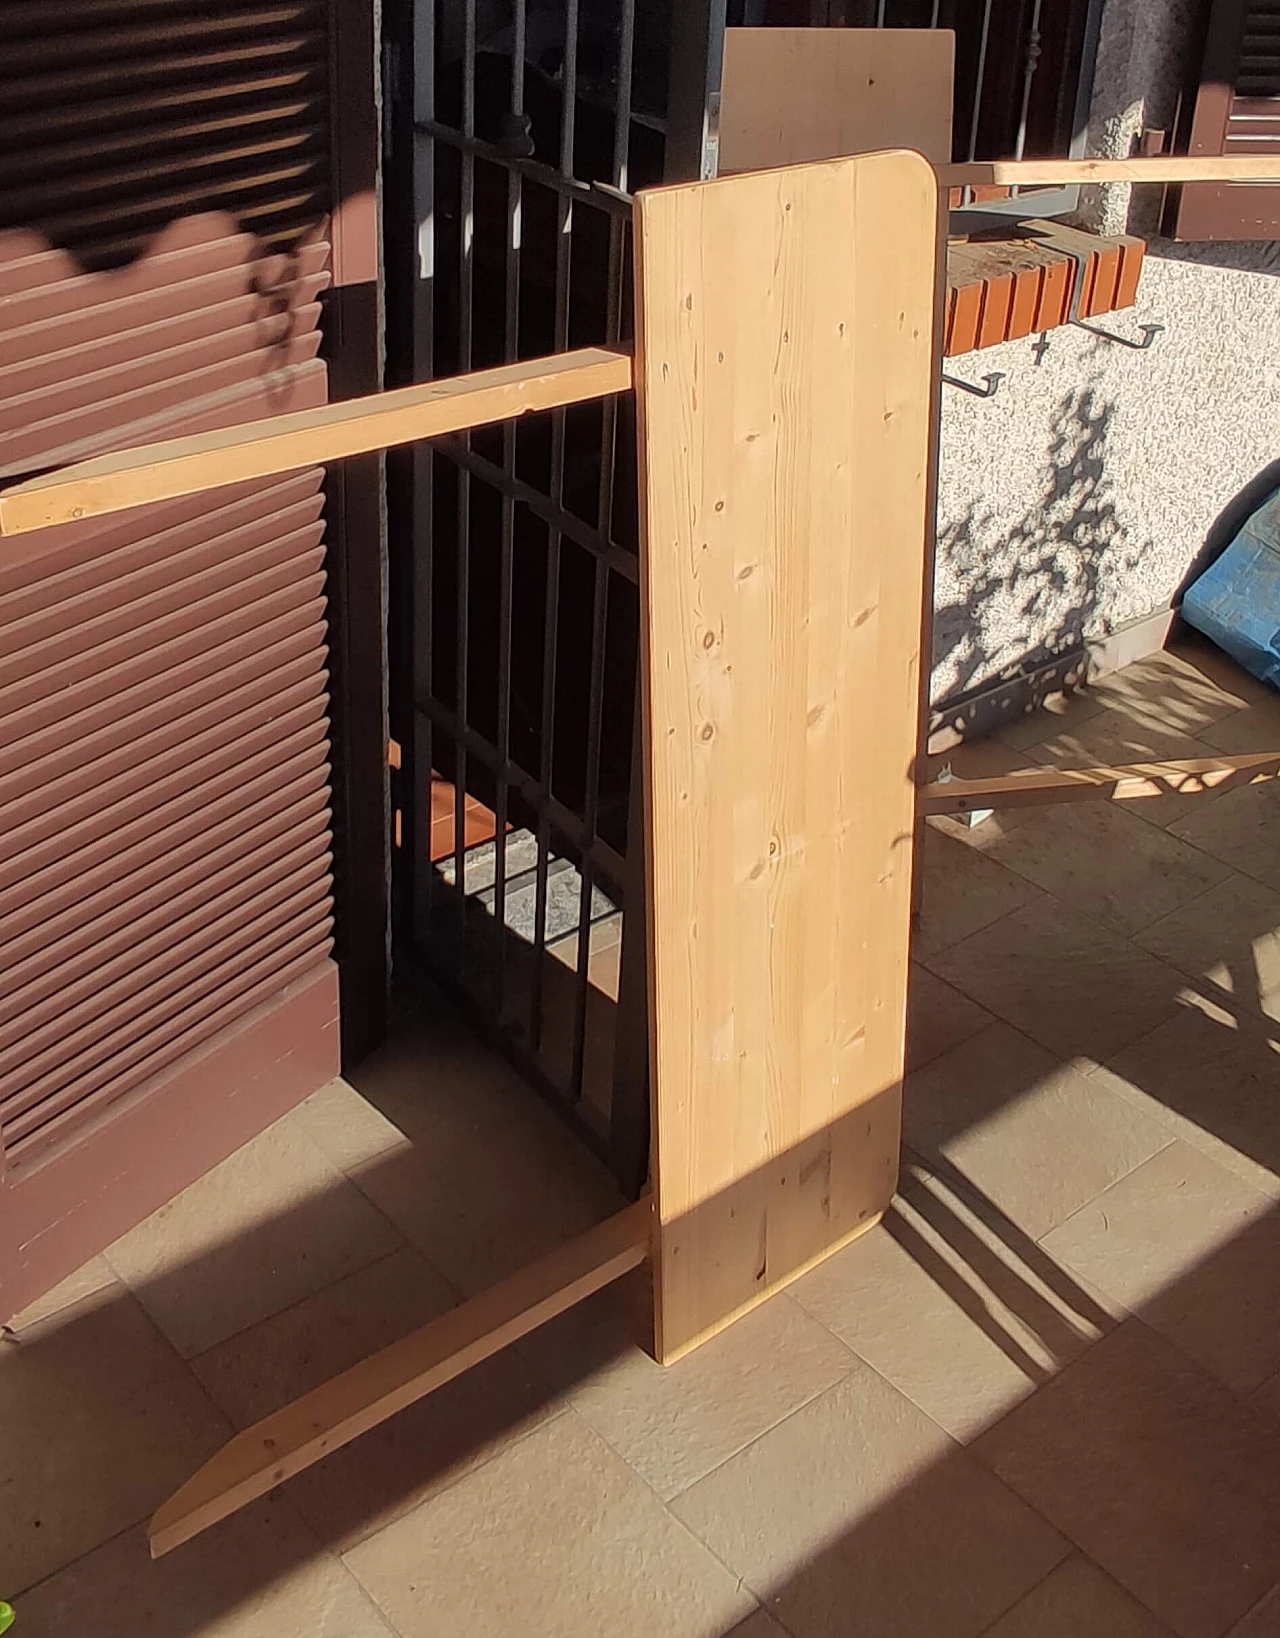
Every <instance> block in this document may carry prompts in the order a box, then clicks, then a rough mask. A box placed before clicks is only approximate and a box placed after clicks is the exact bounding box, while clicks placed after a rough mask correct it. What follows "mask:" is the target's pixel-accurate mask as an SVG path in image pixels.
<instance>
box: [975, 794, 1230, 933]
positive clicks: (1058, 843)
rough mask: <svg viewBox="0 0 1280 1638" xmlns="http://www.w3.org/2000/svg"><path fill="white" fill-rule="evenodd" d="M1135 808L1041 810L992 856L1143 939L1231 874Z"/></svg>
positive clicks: (996, 844) (1102, 805) (1093, 805)
mask: <svg viewBox="0 0 1280 1638" xmlns="http://www.w3.org/2000/svg"><path fill="white" fill-rule="evenodd" d="M1156 800H1161V799H1160V798H1157V799H1156ZM1133 805H1134V804H1124V803H1112V802H1079V803H1069V804H1066V805H1064V806H1060V807H1048V808H1040V809H1039V810H1037V811H1036V812H1034V813H1033V814H1031V815H1030V816H1029V817H1028V819H1027V821H1026V822H1025V823H1024V824H1021V825H1019V826H1018V827H1017V829H1016V830H1013V831H1010V832H1009V834H1008V835H1006V836H1002V837H999V838H997V839H993V840H992V841H991V843H990V844H989V845H988V846H987V847H986V848H985V850H984V851H985V855H986V857H987V859H989V860H991V861H993V862H998V863H1000V864H1002V865H1006V866H1007V867H1008V868H1009V869H1010V870H1013V871H1016V872H1017V873H1018V875H1020V876H1023V877H1025V878H1027V880H1029V881H1032V882H1034V883H1035V884H1036V886H1037V887H1040V888H1043V889H1044V890H1045V891H1046V892H1049V893H1054V894H1056V895H1057V897H1058V898H1060V899H1065V900H1066V901H1067V903H1069V904H1070V905H1072V906H1073V907H1074V908H1075V909H1077V910H1080V911H1082V912H1083V913H1084V914H1085V915H1087V916H1092V917H1093V918H1094V919H1095V920H1096V921H1100V922H1101V923H1102V924H1103V926H1105V927H1110V928H1111V929H1112V931H1113V932H1117V933H1127V934H1130V935H1132V934H1136V933H1139V932H1141V931H1142V929H1143V928H1145V927H1149V926H1150V925H1151V924H1152V922H1154V921H1159V920H1160V919H1161V917H1163V916H1166V915H1169V914H1170V913H1171V912H1172V911H1174V910H1177V909H1180V908H1181V907H1182V906H1183V905H1184V904H1186V903H1188V902H1189V901H1190V900H1191V899H1194V898H1197V897H1198V896H1199V895H1200V894H1201V893H1203V892H1205V891H1206V890H1207V889H1208V888H1210V887H1213V886H1216V885H1217V884H1218V883H1219V882H1221V881H1223V880H1224V879H1225V878H1226V876H1227V873H1228V872H1227V867H1226V866H1225V865H1223V864H1222V863H1221V861H1220V860H1216V859H1212V858H1210V857H1209V856H1208V855H1207V854H1204V853H1201V852H1200V850H1199V849H1198V848H1194V847H1191V846H1189V845H1188V844H1187V843H1186V842H1182V841H1179V840H1178V838H1177V837H1175V836H1170V835H1169V834H1168V833H1167V832H1166V831H1163V830H1161V829H1160V828H1159V827H1158V826H1157V825H1151V824H1145V823H1144V822H1143V821H1142V820H1141V819H1140V818H1138V816H1137V815H1136V814H1133V813H1130V812H1127V811H1126V808H1127V807H1129V806H1133Z"/></svg>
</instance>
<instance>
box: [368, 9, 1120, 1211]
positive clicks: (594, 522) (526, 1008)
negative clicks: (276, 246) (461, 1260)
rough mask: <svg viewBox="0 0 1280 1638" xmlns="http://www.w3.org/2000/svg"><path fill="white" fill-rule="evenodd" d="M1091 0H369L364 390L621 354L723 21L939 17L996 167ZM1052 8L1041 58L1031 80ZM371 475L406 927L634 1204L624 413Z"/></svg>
mask: <svg viewBox="0 0 1280 1638" xmlns="http://www.w3.org/2000/svg"><path fill="white" fill-rule="evenodd" d="M1098 9H1099V0H1064V4H1063V6H1062V7H1054V8H1047V7H1045V6H1043V5H1042V4H1041V0H847V3H843V4H842V3H839V0H387V5H386V10H385V12H384V30H385V35H386V39H387V48H386V49H387V61H386V63H385V75H384V78H385V83H386V85H387V88H388V120H387V132H386V155H387V165H386V198H387V207H386V209H385V211H384V222H385V229H386V247H387V255H386V262H387V274H388V278H387V291H388V336H389V337H391V338H392V339H393V345H392V346H391V348H390V350H389V356H388V359H387V374H388V379H389V384H390V385H398V384H402V383H405V382H408V381H413V380H425V379H428V378H430V377H432V376H442V375H451V374H454V373H456V372H459V371H464V370H469V369H479V368H483V367H485V366H489V365H494V364H500V363H506V362H513V361H515V360H518V359H523V358H530V357H537V356H539V355H542V354H547V353H551V352H556V351H562V350H564V349H566V348H569V347H582V346H590V345H599V344H604V345H613V344H616V343H617V342H619V341H620V340H621V341H623V342H625V341H626V339H627V336H628V332H629V326H630V314H631V295H630V264H631V256H630V243H629V239H630V199H629V194H630V192H632V191H634V190H635V189H637V188H640V187H644V186H646V185H649V184H652V183H654V182H658V181H661V180H663V179H664V178H666V179H675V178H686V177H695V176H699V175H701V176H708V175H713V174H714V173H715V166H716V151H715V149H716V129H715V128H716V121H717V114H718V90H719V81H720V61H721V48H722V43H723V32H724V28H725V25H726V21H728V22H732V23H744V22H745V23H771V24H772V23H787V22H791V23H824V22H832V23H834V22H840V23H862V24H866V23H871V24H878V25H880V26H886V25H891V24H898V25H904V24H906V25H919V24H922V23H923V24H925V25H928V24H932V25H933V26H952V27H954V28H955V29H956V31H957V41H958V52H957V99H958V100H957V107H958V110H959V111H960V118H959V119H958V122H957V152H958V153H959V154H960V155H961V157H971V156H974V155H976V156H977V157H996V156H998V155H1000V154H1004V153H1008V152H1012V151H1018V152H1021V151H1022V149H1023V147H1024V145H1025V144H1026V143H1027V141H1028V133H1030V140H1031V141H1032V143H1033V145H1035V146H1037V147H1041V148H1043V147H1044V146H1045V144H1046V142H1050V134H1051V132H1054V133H1057V135H1055V136H1053V137H1052V141H1054V142H1057V143H1058V144H1059V145H1060V146H1062V147H1064V148H1065V146H1066V145H1067V143H1068V142H1070V143H1072V144H1074V143H1075V141H1076V127H1077V126H1078V125H1079V123H1080V121H1079V114H1078V103H1079V96H1078V95H1077V91H1076V89H1075V83H1076V82H1075V81H1074V80H1071V79H1070V74H1068V76H1067V79H1065V80H1064V79H1063V78H1062V73H1063V72H1066V70H1068V69H1070V70H1071V73H1074V72H1075V69H1074V67H1073V66H1072V64H1073V62H1074V63H1076V64H1078V63H1079V62H1080V61H1082V60H1083V59H1084V58H1086V57H1087V56H1088V54H1089V52H1090V50H1091V45H1090V39H1089V36H1090V31H1091V30H1093V31H1094V32H1095V33H1096V26H1095V25H1096V15H1097V12H1098ZM1068 14H1069V17H1070V20H1071V21H1070V28H1069V31H1068V32H1069V34H1070V39H1069V41H1066V36H1064V41H1066V43H1065V44H1063V46H1062V49H1061V50H1059V51H1058V53H1057V55H1058V57H1059V58H1061V62H1062V69H1061V71H1060V69H1059V68H1057V67H1055V68H1054V71H1053V83H1052V84H1048V83H1047V82H1046V81H1045V79H1044V76H1043V74H1042V78H1041V80H1040V81H1037V80H1036V78H1035V77H1036V74H1037V72H1038V69H1037V64H1040V63H1042V61H1043V60H1044V58H1043V52H1042V47H1043V46H1044V44H1045V43H1046V40H1047V38H1048V37H1049V36H1053V37H1055V38H1056V35H1055V30H1056V31H1057V33H1058V34H1061V33H1062V29H1063V27H1064V26H1065V23H1064V19H1066V18H1067V17H1068ZM1069 59H1070V60H1069ZM1068 80H1070V84H1069V85H1068ZM1037 86H1038V91H1037V95H1036V96H1035V97H1033V95H1032V93H1033V89H1036V87H1037ZM1068 93H1070V94H1068ZM966 98H967V101H966ZM1050 145H1052V143H1050ZM1048 203H1049V201H1046V200H1044V199H1043V196H1038V200H1037V214H1040V213H1043V211H1044V209H1045V208H1046V206H1047V205H1048ZM389 474H390V505H391V520H390V521H391V529H390V540H391V548H390V549H391V565H390V571H391V572H390V584H391V591H392V604H391V610H390V627H391V649H392V687H391V711H392V732H393V734H394V735H395V737H396V738H397V740H398V741H399V743H400V745H401V747H402V757H403V763H404V766H403V769H402V773H401V776H400V778H399V779H398V780H397V782H396V794H395V801H396V805H397V807H398V809H399V830H400V838H401V843H402V845H401V848H400V851H399V855H398V857H399V860H400V863H401V868H400V869H399V870H398V871H397V881H396V894H395V900H396V907H397V923H398V932H399V935H400V938H401V940H402V941H403V942H404V943H406V944H411V945H412V947H413V948H414V949H415V950H416V951H418V952H420V953H421V954H422V955H423V956H424V957H425V958H426V960H427V962H428V964H429V966H430V969H431V970H432V972H433V973H434V974H435V975H436V976H437V977H438V978H439V979H441V980H442V981H443V982H444V983H445V984H446V985H448V986H449V987H450V988H451V989H452V990H453V991H454V992H455V994H457V995H458V996H459V997H460V998H462V999H463V1000H464V1001H465V1002H467V1003H468V1004H469V1005H470V1007H471V1009H472V1010H473V1012H474V1013H475V1015H476V1016H477V1017H478V1018H479V1019H480V1020H481V1021H482V1022H483V1023H484V1024H485V1025H486V1026H487V1027H488V1029H489V1030H490V1031H491V1032H492V1034H493V1035H494V1036H496V1038H497V1039H498V1040H499V1041H500V1042H501V1044H502V1045H503V1046H504V1048H505V1049H506V1050H507V1051H508V1052H509V1053H511V1054H512V1056H514V1057H515V1058H516V1060H517V1061H518V1062H519V1063H520V1064H521V1065H522V1067H523V1068H524V1069H525V1070H526V1071H527V1072H529V1073H530V1075H531V1076H532V1078H533V1079H535V1081H536V1082H537V1083H538V1084H540V1085H541V1086H542V1087H543V1089H544V1090H546V1091H547V1092H548V1093H549V1094H550V1095H551V1096H552V1097H553V1098H554V1100H555V1101H556V1102H557V1103H558V1104H559V1105H560V1106H561V1107H562V1108H563V1109H564V1110H566V1111H567V1112H568V1113H569V1114H570V1117H571V1119H572V1120H573V1121H574V1122H575V1124H576V1125H577V1126H578V1128H579V1129H580V1131H581V1132H582V1133H583V1135H584V1136H585V1137H586V1138H587V1140H588V1141H589V1142H590V1143H591V1144H592V1145H593V1146H594V1147H595V1148H596V1149H597V1150H598V1151H599V1152H601V1153H602V1154H604V1155H605V1157H606V1158H607V1159H608V1161H609V1163H610V1164H611V1165H612V1166H613V1168H614V1170H615V1172H616V1174H617V1175H618V1177H619V1179H620V1180H621V1181H622V1183H623V1184H624V1186H625V1187H627V1188H628V1189H630V1190H631V1191H633V1192H634V1191H636V1190H638V1189H639V1187H640V1186H641V1184H642V1182H643V1180H644V1173H645V1166H646V1159H647V1148H646V1146H647V1136H648V1094H647V1086H646V1072H645V998H644V954H643V952H644V935H643V928H642V925H641V917H640V915H639V913H638V912H639V909H640V907H641V900H642V894H641V891H640V886H641V876H640V854H641V849H640V837H639V825H638V822H637V820H636V815H635V804H634V801H633V798H634V794H635V793H634V790H633V785H634V781H633V779H632V755H633V748H634V746H635V743H636V737H637V736H636V734H635V732H634V722H635V709H636V654H637V627H638V617H639V606H638V590H637V580H638V576H637V555H636V553H637V509H636V472H635V435H634V425H633V412H632V405H631V401H630V400H629V399H625V400H616V399H615V400H605V401H604V402H603V403H594V404H585V405H577V406H573V407H571V408H569V409H564V410H559V411H555V412H552V413H550V414H546V415H541V416H534V417H530V418H528V419H525V420H522V421H520V422H519V423H518V424H516V423H509V424H507V425H506V426H504V427H498V428H492V429H487V430H479V431H476V432H473V433H471V434H469V435H465V436H462V437H459V438H456V439H454V440H451V441H441V442H438V443H436V444H434V445H431V446H427V445H423V446H420V447H418V448H417V449H415V450H414V451H412V452H411V453H408V454H403V455H399V456H394V457H392V458H390V459H389Z"/></svg>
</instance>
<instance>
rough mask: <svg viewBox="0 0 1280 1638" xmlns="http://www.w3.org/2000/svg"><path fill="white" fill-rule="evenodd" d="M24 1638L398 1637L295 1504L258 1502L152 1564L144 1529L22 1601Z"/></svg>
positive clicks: (18, 1627)
mask: <svg viewBox="0 0 1280 1638" xmlns="http://www.w3.org/2000/svg"><path fill="white" fill-rule="evenodd" d="M18 1632H21V1633H22V1635H23V1638H72V1635H77V1638H78V1635H80V1634H84V1635H85V1638H89V1635H90V1634H92V1638H197V1635H198V1638H391V1635H390V1632H389V1629H388V1627H387V1625H386V1623H385V1622H384V1621H383V1620H382V1618H381V1616H380V1615H379V1614H378V1612H377V1610H376V1609H375V1608H374V1606H373V1604H372V1603H371V1602H370V1600H369V1599H368V1597H367V1596H366V1595H365V1593H364V1592H363V1590H362V1589H361V1587H360V1585H359V1583H358V1582H357V1581H356V1579H355V1577H354V1576H352V1575H351V1573H350V1572H349V1571H348V1570H345V1569H344V1568H343V1566H342V1565H341V1564H340V1563H339V1562H338V1560H337V1559H336V1558H333V1557H331V1556H330V1555H329V1554H327V1553H322V1552H321V1551H320V1550H319V1549H318V1548H317V1546H316V1543H315V1541H314V1540H313V1538H312V1537H311V1535H310V1534H309V1532H308V1531H307V1530H306V1529H305V1528H304V1527H303V1526H302V1524H301V1523H300V1522H299V1521H298V1519H297V1518H296V1517H295V1516H294V1515H293V1513H292V1512H291V1510H290V1509H289V1506H288V1504H287V1503H283V1502H280V1501H278V1500H268V1501H265V1502H257V1503H255V1504H254V1506H253V1507H251V1508H249V1509H248V1510H246V1511H245V1512H243V1513H238V1514H236V1515H235V1516H234V1517H233V1518H232V1519H230V1520H228V1521H227V1522H226V1523H224V1524H220V1525H217V1526H215V1528H214V1529H212V1530H210V1531H208V1532H207V1533H206V1534H205V1535H202V1536H197V1537H196V1539H195V1540H194V1541H190V1542H188V1543H186V1545H185V1546H183V1547H180V1548H179V1549H178V1550H177V1551H176V1552H173V1553H170V1554H168V1555H167V1556H166V1557H164V1558H162V1559H160V1560H159V1561H158V1562H157V1563H154V1564H153V1563H152V1562H151V1558H150V1555H149V1553H148V1551H147V1540H146V1530H145V1528H139V1529H136V1530H130V1531H129V1532H128V1533H127V1534H126V1535H123V1536H119V1537H117V1539H116V1540H114V1541H111V1542H108V1543H107V1544H106V1545H105V1546H104V1547H100V1548H99V1549H98V1551H97V1552H95V1553H90V1554H89V1555H88V1557H87V1558H82V1559H81V1560H80V1561H79V1562H78V1563H77V1564H73V1565H72V1566H71V1567H70V1569H67V1570H64V1571H63V1572H62V1573H61V1574H60V1575H56V1576H54V1577H53V1579H52V1580H50V1581H46V1582H45V1583H44V1585H43V1586H41V1587H38V1588H36V1589H35V1591H34V1592H32V1593H30V1594H29V1595H28V1596H27V1597H26V1598H23V1599H22V1600H21V1601H20V1604H19V1607H18V1621H17V1623H16V1624H15V1626H14V1633H15V1638H16V1634H17V1633H18Z"/></svg>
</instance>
